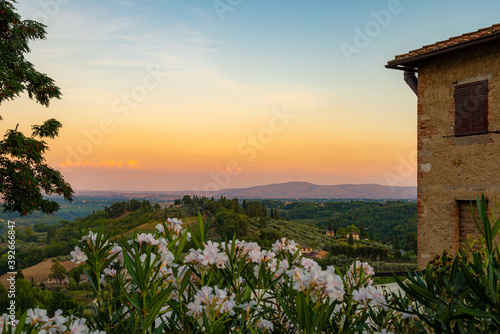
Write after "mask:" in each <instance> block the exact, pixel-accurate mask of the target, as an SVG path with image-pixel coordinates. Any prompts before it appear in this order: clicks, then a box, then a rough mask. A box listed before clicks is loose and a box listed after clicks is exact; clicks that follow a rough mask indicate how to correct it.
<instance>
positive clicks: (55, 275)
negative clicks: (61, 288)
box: [49, 261, 66, 284]
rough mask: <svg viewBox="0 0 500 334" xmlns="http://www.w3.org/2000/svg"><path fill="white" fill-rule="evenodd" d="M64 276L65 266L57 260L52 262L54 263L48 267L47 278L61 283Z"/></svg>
mask: <svg viewBox="0 0 500 334" xmlns="http://www.w3.org/2000/svg"><path fill="white" fill-rule="evenodd" d="M65 276H66V268H64V267H63V265H62V264H60V263H59V262H57V261H56V262H54V264H53V265H52V267H51V268H50V274H49V278H52V279H55V280H56V281H59V284H61V283H62V280H63V279H64V277H65Z"/></svg>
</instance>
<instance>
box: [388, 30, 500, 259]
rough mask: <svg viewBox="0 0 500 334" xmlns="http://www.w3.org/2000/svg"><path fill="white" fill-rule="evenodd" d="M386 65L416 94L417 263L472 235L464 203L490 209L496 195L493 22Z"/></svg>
mask: <svg viewBox="0 0 500 334" xmlns="http://www.w3.org/2000/svg"><path fill="white" fill-rule="evenodd" d="M386 67H387V68H390V69H398V70H402V71H404V80H405V81H406V82H407V84H408V85H409V86H410V87H411V89H412V90H413V91H414V92H415V93H416V94H417V96H418V104H417V115H418V262H419V265H420V266H421V267H423V266H425V265H426V263H427V262H428V261H429V260H430V259H431V258H432V257H433V256H434V255H436V254H438V255H440V254H441V253H442V252H443V250H444V249H451V250H452V251H453V252H456V251H457V250H458V249H459V248H461V247H463V246H464V245H465V243H466V242H467V238H468V236H469V235H470V236H475V235H477V234H478V230H477V227H476V225H475V223H474V221H473V219H472V214H471V208H470V201H471V200H474V199H475V197H476V196H477V195H481V193H484V194H485V196H486V197H487V198H488V199H489V204H488V205H489V208H491V209H495V206H494V205H490V204H492V200H493V199H494V198H495V196H496V195H498V194H500V167H499V166H500V24H496V25H494V26H492V27H489V28H485V29H481V30H479V31H476V32H472V33H467V34H463V35H461V36H457V37H452V38H450V39H448V40H446V41H441V42H437V43H435V44H431V45H427V46H424V47H422V48H420V49H417V50H414V51H410V52H408V53H406V54H403V55H399V56H396V57H395V59H394V60H391V61H389V62H388V64H387V65H386ZM417 73H418V78H417V76H416V74H417ZM475 210H477V208H476V209H475Z"/></svg>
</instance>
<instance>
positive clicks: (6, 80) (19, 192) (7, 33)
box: [0, 0, 73, 216]
mask: <svg viewBox="0 0 500 334" xmlns="http://www.w3.org/2000/svg"><path fill="white" fill-rule="evenodd" d="M14 3H16V1H14V0H3V1H0V105H1V104H2V103H3V102H5V101H9V100H13V99H14V98H16V97H19V96H20V95H21V94H22V93H27V94H28V96H29V97H30V98H31V99H34V100H35V101H36V102H38V103H40V104H41V105H43V106H46V107H48V106H49V102H50V100H51V99H53V98H57V99H59V98H60V97H61V95H62V94H61V92H60V90H59V87H57V86H56V85H55V83H54V81H53V80H52V79H51V78H50V77H48V76H47V75H46V74H44V73H40V72H38V71H36V70H35V67H34V65H33V64H32V63H30V62H29V61H27V60H26V59H25V54H26V53H29V52H30V51H31V50H30V48H29V46H28V44H29V41H30V40H36V39H45V26H44V25H43V24H41V23H38V22H35V21H31V20H22V19H21V17H20V15H19V14H18V13H16V11H15V8H14ZM0 119H1V116H0ZM60 128H61V123H59V122H58V121H57V120H55V119H49V120H47V121H45V122H44V123H43V124H42V125H33V126H32V130H33V132H32V134H31V136H30V137H27V136H25V135H24V134H23V133H22V132H20V131H18V130H17V126H16V128H15V129H9V130H7V132H6V134H5V136H4V138H3V140H1V141H0V180H1V182H0V194H2V199H3V204H2V206H3V209H4V211H8V212H19V213H20V214H21V216H23V215H27V214H29V213H32V212H34V211H38V210H39V211H41V212H43V213H48V214H49V213H53V212H55V211H57V210H58V209H59V204H58V203H56V202H55V201H53V200H50V199H47V198H44V194H47V195H51V194H59V195H62V196H64V198H65V199H66V200H68V201H71V200H72V198H73V197H72V196H73V189H72V188H71V186H70V185H69V184H68V183H67V182H65V181H64V179H63V177H62V175H61V173H60V172H59V171H57V170H55V169H53V168H51V167H49V165H48V164H46V163H45V158H44V154H45V152H46V151H47V150H48V145H47V143H46V142H45V141H44V140H43V139H44V138H55V137H56V136H57V135H58V133H59V129H60Z"/></svg>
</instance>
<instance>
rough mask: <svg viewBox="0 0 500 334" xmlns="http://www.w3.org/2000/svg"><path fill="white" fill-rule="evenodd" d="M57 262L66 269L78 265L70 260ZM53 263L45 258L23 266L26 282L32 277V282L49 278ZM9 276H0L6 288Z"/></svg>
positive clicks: (0, 280)
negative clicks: (26, 266) (31, 264)
mask: <svg viewBox="0 0 500 334" xmlns="http://www.w3.org/2000/svg"><path fill="white" fill-rule="evenodd" d="M59 263H60V264H62V265H63V266H64V268H66V271H69V270H71V269H73V268H76V267H78V266H79V264H75V263H73V262H71V261H60V262H59ZM53 264H54V262H52V259H46V260H45V261H43V262H40V263H38V264H36V265H34V266H32V267H28V268H25V269H23V275H24V278H25V279H26V280H28V282H31V280H32V279H33V282H42V281H44V280H46V279H48V278H49V274H50V268H51V267H52V265H53ZM9 277H11V275H9V274H4V275H2V276H0V282H1V283H2V284H3V286H4V287H5V288H6V289H8V282H7V278H9Z"/></svg>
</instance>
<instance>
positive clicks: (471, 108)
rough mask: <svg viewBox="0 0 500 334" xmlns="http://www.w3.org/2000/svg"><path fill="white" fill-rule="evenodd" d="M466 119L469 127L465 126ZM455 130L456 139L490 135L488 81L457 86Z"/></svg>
mask: <svg viewBox="0 0 500 334" xmlns="http://www.w3.org/2000/svg"><path fill="white" fill-rule="evenodd" d="M475 89H478V90H479V91H477V90H475ZM481 103H482V105H481ZM464 115H465V117H464ZM464 118H465V119H466V120H467V127H465V126H463V123H462V120H463V119H464ZM481 118H482V120H481ZM477 123H479V124H477ZM454 130H455V136H456V137H462V136H472V135H480V134H486V133H488V80H481V81H475V82H470V83H466V84H460V85H456V86H455V128H454Z"/></svg>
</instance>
